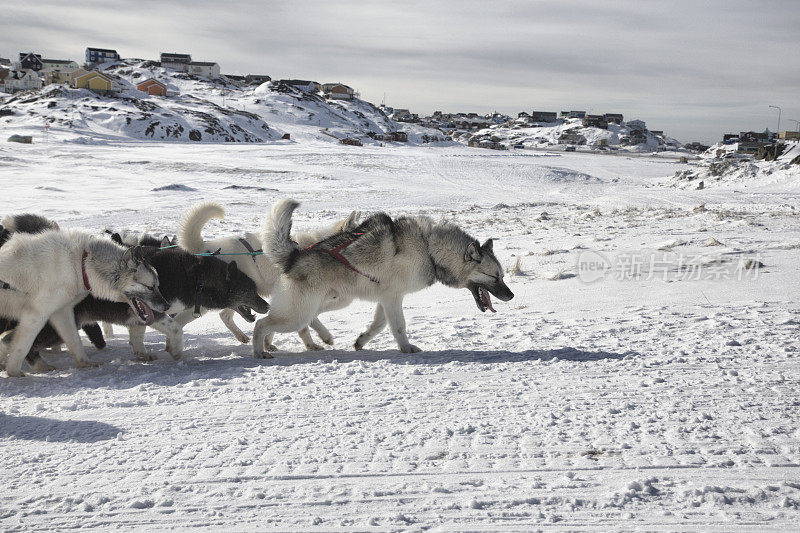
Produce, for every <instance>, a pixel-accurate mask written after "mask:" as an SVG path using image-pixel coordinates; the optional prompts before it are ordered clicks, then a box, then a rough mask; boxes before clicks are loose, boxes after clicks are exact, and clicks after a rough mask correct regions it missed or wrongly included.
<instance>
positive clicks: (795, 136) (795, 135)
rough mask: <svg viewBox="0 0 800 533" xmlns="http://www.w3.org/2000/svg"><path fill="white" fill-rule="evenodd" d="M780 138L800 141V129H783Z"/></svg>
mask: <svg viewBox="0 0 800 533" xmlns="http://www.w3.org/2000/svg"><path fill="white" fill-rule="evenodd" d="M778 138H779V139H781V140H784V141H800V131H782V132H780V133H779V134H778Z"/></svg>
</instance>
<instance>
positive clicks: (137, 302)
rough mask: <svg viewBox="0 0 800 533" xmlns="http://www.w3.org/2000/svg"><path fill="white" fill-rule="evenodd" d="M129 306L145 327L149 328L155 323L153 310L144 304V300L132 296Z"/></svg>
mask: <svg viewBox="0 0 800 533" xmlns="http://www.w3.org/2000/svg"><path fill="white" fill-rule="evenodd" d="M130 305H131V307H132V308H133V310H134V311H136V314H137V315H138V316H139V319H140V320H142V322H144V323H145V325H147V326H149V325H150V324H152V323H153V322H154V321H155V317H154V316H153V310H152V309H150V307H149V306H148V305H147V304H146V303H144V300H142V299H141V298H137V297H136V296H132V297H131V300H130Z"/></svg>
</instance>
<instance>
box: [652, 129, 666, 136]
mask: <svg viewBox="0 0 800 533" xmlns="http://www.w3.org/2000/svg"><path fill="white" fill-rule="evenodd" d="M650 133H652V134H653V135H655V136H656V137H663V136H664V130H650Z"/></svg>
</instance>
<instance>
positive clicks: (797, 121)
mask: <svg viewBox="0 0 800 533" xmlns="http://www.w3.org/2000/svg"><path fill="white" fill-rule="evenodd" d="M789 122H794V123H795V125H796V126H797V131H800V120H795V119H793V118H790V119H789Z"/></svg>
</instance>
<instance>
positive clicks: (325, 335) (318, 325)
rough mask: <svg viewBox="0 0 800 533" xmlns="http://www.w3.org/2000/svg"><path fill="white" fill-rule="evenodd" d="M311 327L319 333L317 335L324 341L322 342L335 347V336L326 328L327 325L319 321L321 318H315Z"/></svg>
mask: <svg viewBox="0 0 800 533" xmlns="http://www.w3.org/2000/svg"><path fill="white" fill-rule="evenodd" d="M309 325H310V326H311V328H312V329H313V330H314V331H316V332H317V335H319V338H320V339H322V342H324V343H325V344H330V345H331V346H333V335H331V332H330V331H328V328H326V327H325V325H324V324H323V323H322V322H320V321H319V317H314V320H312V321H311V324H309Z"/></svg>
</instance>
